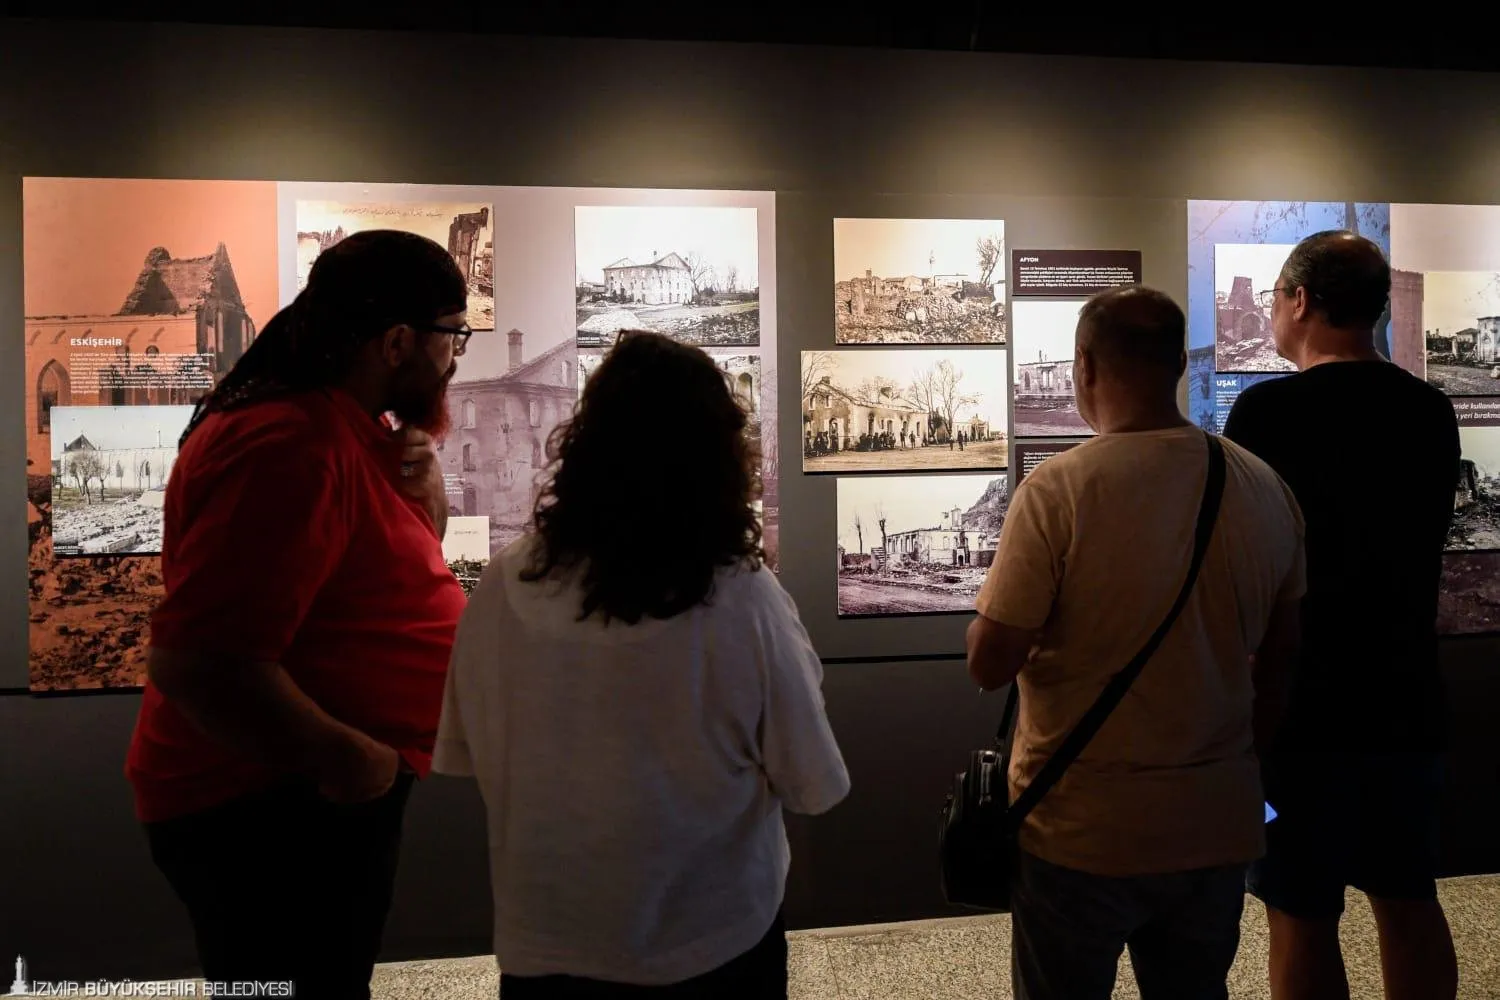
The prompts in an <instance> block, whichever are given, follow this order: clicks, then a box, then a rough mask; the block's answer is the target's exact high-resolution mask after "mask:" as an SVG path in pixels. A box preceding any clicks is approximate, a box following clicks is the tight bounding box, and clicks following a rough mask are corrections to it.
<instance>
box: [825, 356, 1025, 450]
mask: <svg viewBox="0 0 1500 1000" xmlns="http://www.w3.org/2000/svg"><path fill="white" fill-rule="evenodd" d="M1005 365H1006V352H1005V351H1003V350H981V351H973V350H971V351H943V350H930V351H929V350H919V351H912V350H905V351H903V350H894V351H860V350H850V351H803V352H802V471H804V472H901V471H906V470H918V469H934V470H935V469H1003V468H1005V467H1006V462H1007V457H1008V440H1009V420H1008V414H1007V409H1008V404H1007V400H1006V384H1007V380H1006V373H1005Z"/></svg>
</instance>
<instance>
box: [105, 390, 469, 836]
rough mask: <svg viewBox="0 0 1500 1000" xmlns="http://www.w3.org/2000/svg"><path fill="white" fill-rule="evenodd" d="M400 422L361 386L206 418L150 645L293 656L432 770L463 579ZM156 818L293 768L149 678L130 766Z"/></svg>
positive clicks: (149, 817)
mask: <svg viewBox="0 0 1500 1000" xmlns="http://www.w3.org/2000/svg"><path fill="white" fill-rule="evenodd" d="M399 464H400V453H399V448H398V447H397V446H396V445H395V443H394V442H393V440H392V437H391V435H390V433H389V432H388V431H387V430H386V429H385V428H384V427H383V426H382V425H380V424H379V423H377V422H376V421H375V420H374V419H372V418H371V416H370V415H369V414H368V413H366V412H365V411H363V410H362V409H361V407H360V406H359V404H358V403H357V402H356V401H355V400H354V399H353V398H352V397H351V396H349V395H347V394H346V393H343V392H340V391H336V390H325V391H318V392H309V393H303V394H300V395H297V396H294V397H289V398H285V399H280V400H274V401H268V402H265V403H260V404H257V405H254V406H249V407H246V408H245V409H242V410H232V411H229V412H227V413H216V414H213V415H211V416H209V417H207V418H206V419H205V420H204V421H203V423H202V424H201V425H200V426H199V427H198V429H197V430H195V431H194V432H193V435H192V437H190V438H189V439H188V441H187V444H186V445H185V446H184V447H183V449H182V452H181V454H180V455H179V456H178V459H177V463H176V465H175V466H174V467H173V469H172V473H171V478H170V479H169V480H168V483H167V494H166V510H165V512H164V524H163V530H164V537H163V544H162V575H163V577H164V578H165V583H166V597H165V598H164V599H163V600H162V602H161V604H160V605H159V606H158V607H157V609H156V611H155V613H154V614H153V616H152V619H151V644H152V645H153V646H156V647H159V648H162V649H172V650H182V651H194V652H208V653H212V652H214V651H216V650H222V651H223V652H224V653H225V654H227V655H233V656H236V657H250V658H253V659H256V660H262V661H267V662H275V663H280V664H281V665H282V666H283V667H284V668H285V669H286V671H287V673H288V674H289V675H290V676H291V678H292V679H293V680H294V681H295V682H296V683H297V685H298V686H299V687H301V688H302V690H303V691H305V692H306V693H307V695H308V696H309V697H310V698H312V699H313V700H314V701H315V702H317V703H318V705H319V706H320V707H321V708H322V709H323V710H324V711H326V712H327V713H328V714H329V715H331V716H333V717H334V718H336V719H338V720H340V721H342V722H344V723H347V724H348V725H350V726H353V727H355V728H356V729H359V730H361V731H363V732H365V733H368V734H369V735H370V736H372V737H374V738H375V739H378V740H381V741H382V742H385V743H387V744H389V745H390V746H391V747H393V748H395V749H396V750H397V751H398V752H400V754H401V756H402V758H403V759H404V760H405V761H406V762H407V763H408V764H409V765H410V766H411V767H412V768H413V769H414V770H415V771H416V772H417V773H418V774H419V775H424V776H425V775H426V774H427V773H428V771H429V770H430V768H431V761H432V747H433V741H434V738H435V736H436V733H437V724H438V715H439V713H440V710H441V706H442V698H443V683H444V679H445V677H446V674H447V670H448V658H449V654H450V652H451V650H452V645H453V634H454V630H455V629H456V627H457V625H458V618H459V615H460V613H461V612H462V611H463V607H464V593H463V588H462V587H461V586H460V585H459V583H458V581H457V580H456V579H455V578H454V576H453V574H452V573H451V572H450V571H449V569H448V566H447V563H446V562H445V560H444V559H443V551H442V543H441V541H440V539H439V538H438V535H437V532H436V531H435V530H434V528H433V524H432V519H431V517H430V516H429V515H428V513H427V511H426V510H425V509H424V508H423V507H422V505H421V504H420V503H418V502H417V501H415V500H412V499H410V498H408V497H406V496H405V495H404V494H402V493H401V492H400V491H399V490H398V488H397V482H398V480H399ZM125 773H126V776H127V777H128V778H129V779H130V781H131V783H132V784H133V785H134V787H135V800H136V814H137V816H138V817H139V818H140V819H141V820H142V821H143V822H153V821H157V820H165V819H170V818H172V817H175V816H182V815H186V814H189V813H193V812H197V811H199V810H202V809H206V808H208V807H210V806H213V805H217V804H219V803H222V802H226V801H228V800H230V799H233V798H236V797H238V796H240V795H243V794H246V793H249V792H253V791H256V790H258V789H259V788H262V787H264V786H265V785H267V784H269V783H270V782H271V781H273V780H274V779H275V778H277V777H278V775H276V774H273V773H272V772H270V771H269V770H268V769H267V768H266V767H265V766H264V765H262V764H260V763H259V762H257V761H255V760H252V759H250V758H248V757H246V756H244V755H243V754H241V753H240V752H238V751H235V750H233V749H230V748H228V747H226V746H224V745H222V744H220V743H217V742H215V741H214V740H212V739H210V738H209V737H207V736H205V735H204V734H203V733H202V732H201V731H199V730H198V729H197V728H196V727H195V726H193V724H192V723H190V722H189V721H188V720H187V718H186V717H185V716H184V715H182V714H181V713H180V712H179V711H177V709H176V708H175V707H174V706H173V705H172V704H171V703H169V702H168V701H167V700H166V699H165V698H164V697H163V696H162V694H161V692H160V691H158V690H157V689H156V688H155V686H153V685H152V684H151V683H150V682H149V681H148V682H147V684H146V691H145V699H144V701H143V702H142V704H141V710H140V715H139V717H138V718H137V720H136V727H135V734H134V736H133V738H132V740H131V744H130V752H129V755H128V757H127V759H126V765H125Z"/></svg>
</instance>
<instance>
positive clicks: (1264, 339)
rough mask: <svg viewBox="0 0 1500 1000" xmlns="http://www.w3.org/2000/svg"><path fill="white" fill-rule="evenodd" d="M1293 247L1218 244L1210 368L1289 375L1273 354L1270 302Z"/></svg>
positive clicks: (1283, 362) (1286, 364)
mask: <svg viewBox="0 0 1500 1000" xmlns="http://www.w3.org/2000/svg"><path fill="white" fill-rule="evenodd" d="M1293 246H1295V244H1291V243H1219V244H1217V245H1216V246H1215V247H1214V302H1215V307H1216V313H1217V315H1216V326H1215V329H1214V352H1215V353H1214V366H1215V369H1216V370H1217V371H1221V372H1254V373H1265V372H1290V371H1296V366H1295V365H1293V364H1292V363H1291V362H1290V361H1288V360H1286V359H1285V358H1283V357H1281V356H1280V355H1278V354H1277V353H1276V343H1275V341H1274V340H1273V339H1272V337H1271V303H1270V302H1269V298H1270V296H1271V295H1272V294H1273V292H1272V290H1273V289H1274V288H1275V287H1276V278H1277V277H1278V276H1279V275H1280V274H1281V265H1283V264H1285V263H1286V258H1287V255H1288V254H1289V253H1291V252H1292V248H1293Z"/></svg>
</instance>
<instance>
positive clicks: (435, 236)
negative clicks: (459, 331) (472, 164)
mask: <svg viewBox="0 0 1500 1000" xmlns="http://www.w3.org/2000/svg"><path fill="white" fill-rule="evenodd" d="M366 229H399V230H401V231H402V232H406V233H416V234H417V235H418V236H425V237H427V238H428V239H430V240H432V241H433V242H435V243H437V244H439V245H440V246H444V247H447V248H448V252H449V253H450V254H452V255H453V261H454V263H456V264H457V265H458V269H459V270H460V271H462V272H463V275H464V278H465V279H467V281H468V283H469V301H468V307H469V329H471V330H493V329H494V328H495V208H494V206H493V205H468V204H466V205H459V204H443V203H438V202H427V203H415V204H414V203H400V202H397V203H370V204H354V203H347V202H334V201H299V202H297V288H298V289H299V290H300V289H302V288H303V287H305V286H306V285H307V276H308V274H309V273H310V272H311V271H312V265H313V261H315V260H317V259H318V255H319V254H321V253H322V252H323V251H324V250H327V249H328V248H329V247H331V246H333V245H334V244H335V243H338V242H340V241H341V240H343V239H344V237H346V236H351V235H353V234H354V233H358V232H361V231H363V230H366Z"/></svg>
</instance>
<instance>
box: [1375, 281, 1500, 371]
mask: <svg viewBox="0 0 1500 1000" xmlns="http://www.w3.org/2000/svg"><path fill="white" fill-rule="evenodd" d="M1414 277H1415V278H1416V279H1417V280H1418V282H1419V284H1417V285H1416V291H1417V294H1418V295H1419V301H1420V302H1421V304H1422V312H1421V315H1422V340H1423V345H1424V347H1425V358H1426V376H1427V381H1428V382H1429V383H1431V384H1432V385H1434V386H1436V387H1437V388H1439V389H1442V390H1443V392H1445V393H1447V394H1448V395H1450V396H1495V395H1500V273H1495V272H1490V271H1429V272H1427V273H1426V274H1420V275H1415V276H1414ZM1393 281H1394V278H1393Z"/></svg>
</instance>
